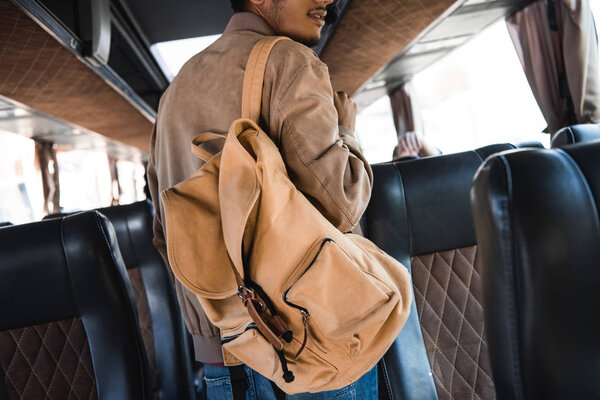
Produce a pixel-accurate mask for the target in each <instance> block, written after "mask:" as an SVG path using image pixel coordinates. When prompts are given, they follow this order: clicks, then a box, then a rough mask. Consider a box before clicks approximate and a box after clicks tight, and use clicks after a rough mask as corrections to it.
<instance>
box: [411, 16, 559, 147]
mask: <svg viewBox="0 0 600 400" xmlns="http://www.w3.org/2000/svg"><path fill="white" fill-rule="evenodd" d="M413 85H414V89H415V92H416V94H417V100H418V103H419V105H420V110H421V114H422V117H423V125H424V126H423V129H424V132H425V139H426V140H427V142H428V143H429V144H430V145H432V146H434V147H437V148H439V149H440V150H441V151H442V152H443V153H454V152H459V151H465V150H471V149H475V148H478V147H481V146H485V145H488V144H492V143H503V142H508V143H513V144H518V143H520V142H525V141H539V142H541V143H542V144H544V145H545V146H548V145H549V143H550V135H548V134H544V133H542V130H543V129H544V128H545V127H546V121H545V120H544V118H543V116H542V113H541V111H540V109H539V107H538V105H537V103H536V101H535V98H534V97H533V94H532V92H531V89H530V87H529V83H528V82H527V79H526V78H525V73H524V72H523V68H522V67H521V63H520V61H519V59H518V57H517V53H516V51H515V48H514V45H513V43H512V41H511V39H510V36H509V34H508V30H507V27H506V23H505V21H504V20H500V21H498V22H497V23H495V24H493V25H492V26H491V27H489V28H488V29H486V30H484V31H483V32H482V33H481V34H479V35H478V36H477V37H475V38H474V39H473V40H471V41H469V42H468V43H466V44H465V45H463V46H461V47H460V48H458V49H457V50H455V51H453V52H452V53H450V54H449V55H448V56H446V57H444V58H442V59H441V60H440V61H438V62H436V63H434V64H432V65H431V66H429V67H427V68H426V69H424V70H423V71H421V72H419V73H418V74H416V75H415V77H414V78H413Z"/></svg>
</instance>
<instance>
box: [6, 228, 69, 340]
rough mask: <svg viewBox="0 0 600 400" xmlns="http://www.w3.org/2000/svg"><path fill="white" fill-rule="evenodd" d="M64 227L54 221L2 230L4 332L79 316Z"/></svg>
mask: <svg viewBox="0 0 600 400" xmlns="http://www.w3.org/2000/svg"><path fill="white" fill-rule="evenodd" d="M61 225H62V221H61V220H53V221H44V222H34V223H31V224H22V225H16V226H10V227H6V228H2V229H0V243H1V247H0V249H1V250H0V259H2V263H0V265H1V266H0V315H2V318H0V331H3V330H7V329H11V328H15V327H21V326H29V325H37V324H41V323H45V322H49V321H58V320H63V319H67V318H72V317H74V316H79V311H78V309H77V307H76V302H75V299H74V297H73V291H72V289H71V287H70V284H69V282H70V278H69V271H68V268H67V261H66V260H65V256H64V253H63V246H62V240H61ZM33 244H37V245H36V246H33ZM24 292H29V293H30V295H29V296H23V293H24Z"/></svg>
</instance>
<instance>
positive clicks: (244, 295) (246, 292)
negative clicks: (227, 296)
mask: <svg viewBox="0 0 600 400" xmlns="http://www.w3.org/2000/svg"><path fill="white" fill-rule="evenodd" d="M238 296H239V297H240V299H242V300H243V301H246V299H248V298H253V297H254V291H253V290H252V289H249V288H247V287H246V286H242V285H240V286H238Z"/></svg>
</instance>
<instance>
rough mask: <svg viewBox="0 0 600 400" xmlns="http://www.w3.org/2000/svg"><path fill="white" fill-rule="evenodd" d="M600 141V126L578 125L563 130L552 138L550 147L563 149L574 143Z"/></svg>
mask: <svg viewBox="0 0 600 400" xmlns="http://www.w3.org/2000/svg"><path fill="white" fill-rule="evenodd" d="M594 139H600V124H578V125H571V126H567V127H565V128H562V129H561V130H559V131H558V132H556V135H554V137H553V138H552V142H551V143H550V147H552V148H555V147H562V146H566V145H569V144H573V143H581V142H587V141H589V140H594Z"/></svg>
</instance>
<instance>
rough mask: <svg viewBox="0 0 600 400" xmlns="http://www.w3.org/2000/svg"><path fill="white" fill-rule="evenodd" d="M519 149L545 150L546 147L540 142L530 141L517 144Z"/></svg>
mask: <svg viewBox="0 0 600 400" xmlns="http://www.w3.org/2000/svg"><path fill="white" fill-rule="evenodd" d="M517 148H519V149H529V148H532V149H545V148H546V147H544V145H543V144H541V143H540V142H538V141H535V140H530V141H528V142H521V143H518V144H517Z"/></svg>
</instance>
